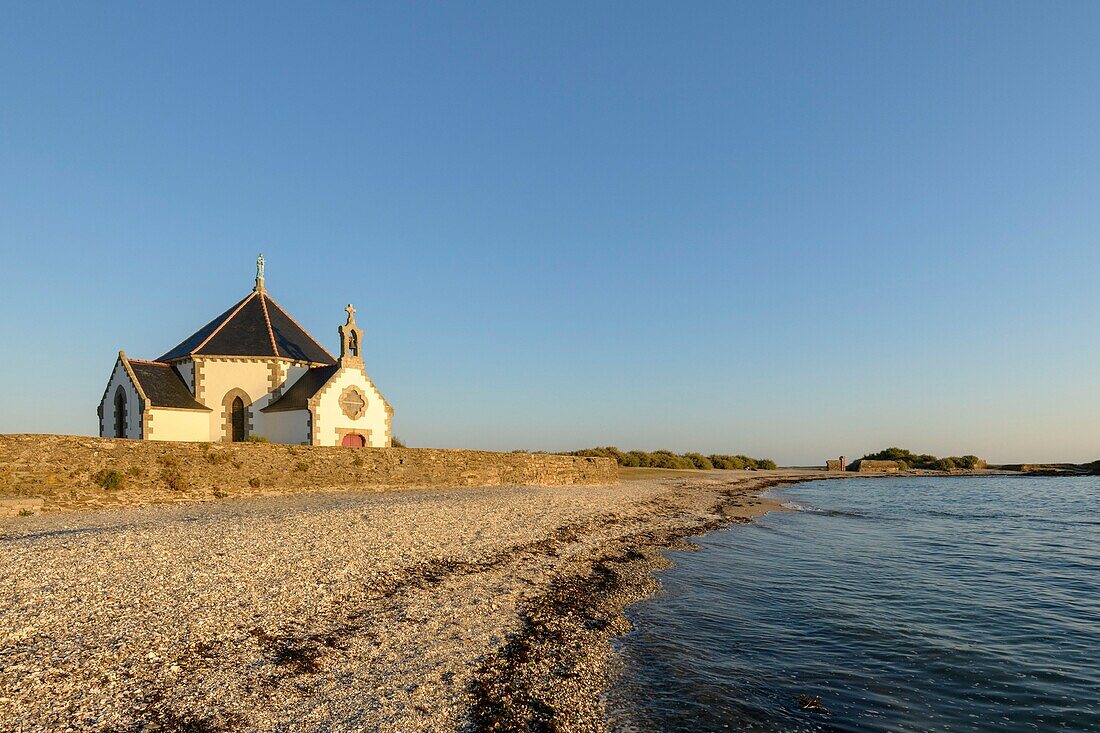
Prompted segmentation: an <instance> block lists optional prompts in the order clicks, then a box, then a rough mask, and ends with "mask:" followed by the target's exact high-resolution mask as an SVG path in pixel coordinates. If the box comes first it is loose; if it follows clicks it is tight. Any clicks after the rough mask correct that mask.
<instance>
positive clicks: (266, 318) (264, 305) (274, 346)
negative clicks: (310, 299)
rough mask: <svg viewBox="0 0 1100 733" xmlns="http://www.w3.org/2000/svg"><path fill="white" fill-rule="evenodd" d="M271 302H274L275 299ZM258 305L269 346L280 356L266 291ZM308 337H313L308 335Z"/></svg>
mask: <svg viewBox="0 0 1100 733" xmlns="http://www.w3.org/2000/svg"><path fill="white" fill-rule="evenodd" d="M261 256H262V255H261ZM257 292H258V291H257ZM271 302H272V303H274V302H275V301H271ZM260 307H261V308H263V309H264V322H266V323H267V335H268V336H270V337H271V348H272V349H274V350H275V356H282V355H281V354H280V353H279V344H277V343H275V330H274V329H273V328H271V316H270V315H268V312H267V293H263V294H261V295H260ZM306 336H309V334H308V333H307V334H306ZM310 338H313V337H312V336H310Z"/></svg>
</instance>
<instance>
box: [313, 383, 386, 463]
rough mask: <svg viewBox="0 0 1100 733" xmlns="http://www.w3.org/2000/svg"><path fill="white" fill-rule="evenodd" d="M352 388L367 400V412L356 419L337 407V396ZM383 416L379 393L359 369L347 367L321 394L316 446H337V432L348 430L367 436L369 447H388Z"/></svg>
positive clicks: (338, 403) (338, 402)
mask: <svg viewBox="0 0 1100 733" xmlns="http://www.w3.org/2000/svg"><path fill="white" fill-rule="evenodd" d="M351 385H355V386H356V387H358V388H359V389H360V390H361V391H362V393H363V395H364V396H365V397H366V399H367V408H366V411H365V412H364V414H363V416H362V417H361V418H359V419H358V420H353V419H351V418H349V417H348V416H347V415H345V414H344V411H343V410H342V409H341V408H340V395H341V394H343V392H344V390H345V389H346V388H347V387H349V386H351ZM386 417H387V416H386V405H385V403H384V402H383V401H382V395H381V393H380V392H379V391H378V390H377V389H376V388H375V386H374V384H372V383H371V381H370V379H368V378H367V375H366V374H365V373H364V372H363V371H362V370H360V369H358V368H354V367H348V368H346V369H344V370H343V371H341V372H339V373H338V374H337V375H336V377H335V378H334V379H333V380H332V381H331V382H329V383H328V385H327V386H326V387H325V388H324V390H323V391H322V392H321V394H320V400H319V402H318V405H317V410H316V420H317V445H340V441H341V440H342V434H341V433H340V432H338V430H351V431H354V432H357V433H360V434H362V435H363V436H364V437H366V438H367V445H368V446H370V447H372V448H385V447H386V446H387V445H388V444H389V434H388V431H387V430H386ZM367 431H369V433H368V432H367Z"/></svg>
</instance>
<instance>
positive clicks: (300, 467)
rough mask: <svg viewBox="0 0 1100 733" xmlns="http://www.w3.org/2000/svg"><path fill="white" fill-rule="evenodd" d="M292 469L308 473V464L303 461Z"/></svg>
mask: <svg viewBox="0 0 1100 733" xmlns="http://www.w3.org/2000/svg"><path fill="white" fill-rule="evenodd" d="M294 468H296V469H297V470H299V471H308V470H309V464H308V463H306V462H305V461H298V463H297V464H296V465H295V466H294Z"/></svg>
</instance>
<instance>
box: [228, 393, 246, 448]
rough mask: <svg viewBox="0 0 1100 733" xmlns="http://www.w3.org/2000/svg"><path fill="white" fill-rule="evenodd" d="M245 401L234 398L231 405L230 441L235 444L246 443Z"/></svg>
mask: <svg viewBox="0 0 1100 733" xmlns="http://www.w3.org/2000/svg"><path fill="white" fill-rule="evenodd" d="M244 420H245V414H244V400H242V399H241V398H240V397H234V398H233V401H232V402H231V403H230V404H229V425H230V427H231V430H232V432H231V434H230V440H232V441H233V442H234V443H242V442H244Z"/></svg>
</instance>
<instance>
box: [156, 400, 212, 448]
mask: <svg viewBox="0 0 1100 733" xmlns="http://www.w3.org/2000/svg"><path fill="white" fill-rule="evenodd" d="M146 422H147V425H146V436H145V437H147V438H149V439H150V440H179V441H185V442H192V443H204V442H207V441H209V440H210V420H209V419H208V418H207V413H205V412H199V411H196V410H174V409H172V408H169V407H150V408H149V412H148V418H147V420H146Z"/></svg>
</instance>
